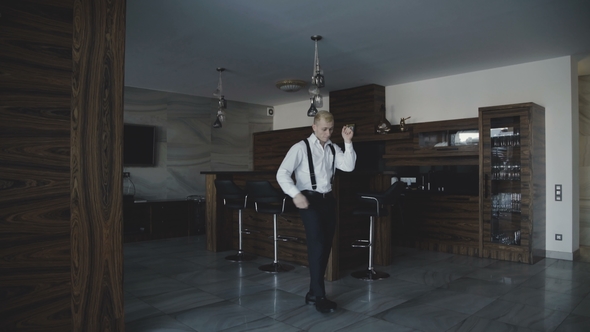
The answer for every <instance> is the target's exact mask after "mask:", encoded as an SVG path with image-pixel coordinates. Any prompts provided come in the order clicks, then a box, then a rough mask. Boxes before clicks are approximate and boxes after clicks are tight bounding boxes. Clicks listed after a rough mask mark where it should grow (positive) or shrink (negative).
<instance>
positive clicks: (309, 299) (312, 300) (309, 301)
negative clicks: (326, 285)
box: [305, 292, 315, 304]
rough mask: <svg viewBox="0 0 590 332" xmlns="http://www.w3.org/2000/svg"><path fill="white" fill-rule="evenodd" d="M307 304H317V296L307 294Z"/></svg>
mask: <svg viewBox="0 0 590 332" xmlns="http://www.w3.org/2000/svg"><path fill="white" fill-rule="evenodd" d="M305 304H315V295H311V293H310V292H307V294H305Z"/></svg>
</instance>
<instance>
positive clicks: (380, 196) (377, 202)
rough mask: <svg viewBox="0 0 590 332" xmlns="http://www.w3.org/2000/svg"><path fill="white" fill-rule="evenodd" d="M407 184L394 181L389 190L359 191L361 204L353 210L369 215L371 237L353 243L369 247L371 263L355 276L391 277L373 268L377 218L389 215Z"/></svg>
mask: <svg viewBox="0 0 590 332" xmlns="http://www.w3.org/2000/svg"><path fill="white" fill-rule="evenodd" d="M405 188H406V184H405V183H404V182H401V181H397V182H395V183H393V184H392V185H391V186H390V187H389V188H388V189H387V190H385V191H384V192H379V193H357V197H358V199H359V201H360V202H361V204H360V205H359V206H358V207H357V208H355V210H354V211H353V212H352V214H354V215H362V216H369V222H370V223H369V239H368V240H364V239H363V240H356V241H354V242H353V243H352V246H353V247H355V248H368V249H369V265H368V267H367V269H366V270H362V271H356V272H353V273H352V274H351V275H352V276H353V277H354V278H357V279H362V280H380V279H385V278H389V274H388V273H385V272H379V271H375V269H374V268H373V250H374V244H375V243H374V235H375V234H374V232H375V218H378V217H386V216H388V209H387V208H388V207H389V206H391V205H395V203H396V202H397V200H398V198H399V196H400V195H401V194H402V192H403V191H404V190H405Z"/></svg>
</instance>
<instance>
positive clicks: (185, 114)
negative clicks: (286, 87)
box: [124, 87, 273, 199]
mask: <svg viewBox="0 0 590 332" xmlns="http://www.w3.org/2000/svg"><path fill="white" fill-rule="evenodd" d="M266 107H267V106H266V105H254V104H246V103H240V102H233V101H231V100H228V107H227V109H226V114H227V116H226V118H227V119H226V121H225V123H224V124H223V127H222V128H213V127H212V123H213V121H214V120H215V115H216V113H217V99H215V98H203V97H194V96H188V95H182V94H177V93H168V92H162V91H153V90H146V89H139V88H132V87H125V105H124V111H125V112H124V121H125V123H133V124H148V125H154V126H157V138H156V140H157V153H156V160H157V162H156V166H155V167H125V168H124V171H126V172H130V173H131V179H132V181H133V183H134V184H135V188H136V193H135V196H136V197H139V198H144V199H184V198H186V196H188V195H205V176H204V175H201V174H200V173H201V172H202V171H233V170H239V171H248V170H252V133H254V132H258V131H268V130H272V120H273V119H272V117H270V116H267V115H266Z"/></svg>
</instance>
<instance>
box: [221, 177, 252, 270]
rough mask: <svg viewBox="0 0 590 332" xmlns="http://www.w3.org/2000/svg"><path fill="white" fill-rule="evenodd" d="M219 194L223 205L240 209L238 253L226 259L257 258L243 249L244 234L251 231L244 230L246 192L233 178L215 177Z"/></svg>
mask: <svg viewBox="0 0 590 332" xmlns="http://www.w3.org/2000/svg"><path fill="white" fill-rule="evenodd" d="M215 188H216V189H217V194H218V195H219V196H220V197H221V198H223V205H225V207H228V208H230V209H235V210H238V241H239V245H238V253H237V254H235V255H230V256H227V257H225V259H227V260H230V261H234V262H241V261H251V260H253V259H256V256H254V255H249V254H246V253H244V251H243V250H242V234H250V231H248V230H244V231H242V210H243V209H245V208H246V203H247V200H246V193H245V192H244V190H242V188H240V187H238V186H237V185H236V184H235V183H234V182H233V181H232V180H220V179H215Z"/></svg>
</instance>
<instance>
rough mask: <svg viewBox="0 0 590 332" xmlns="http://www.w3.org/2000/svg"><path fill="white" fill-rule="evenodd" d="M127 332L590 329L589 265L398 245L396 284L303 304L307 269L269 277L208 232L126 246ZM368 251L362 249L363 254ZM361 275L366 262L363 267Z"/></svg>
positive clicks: (369, 285) (339, 286)
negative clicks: (208, 243)
mask: <svg viewBox="0 0 590 332" xmlns="http://www.w3.org/2000/svg"><path fill="white" fill-rule="evenodd" d="M124 248H125V275H124V289H125V322H126V331H128V332H135V331H281V332H288V331H362V332H369V331H371V332H373V331H436V332H439V331H493V332H496V331H590V263H587V262H571V261H564V260H556V259H544V260H542V261H540V262H538V263H537V264H535V265H526V264H519V263H510V262H503V261H496V260H491V259H480V258H472V257H467V256H460V255H452V254H446V253H439V252H431V251H421V250H415V249H409V248H394V255H395V256H394V262H393V264H392V265H390V266H386V267H377V269H378V270H380V271H385V272H388V273H389V274H391V277H390V278H387V279H384V280H379V281H372V282H366V281H361V280H357V279H354V278H352V277H350V276H349V274H350V272H352V271H346V272H345V273H344V274H343V275H344V277H343V278H342V279H340V280H337V281H335V282H327V283H326V290H327V295H328V297H329V298H330V299H332V300H334V301H336V302H337V303H338V306H339V308H338V310H337V311H336V312H334V313H331V314H321V313H319V312H317V311H316V310H315V308H314V307H313V306H312V305H305V302H304V297H305V293H306V292H307V290H308V282H309V277H308V271H307V268H305V267H303V266H296V268H295V270H293V271H290V272H285V273H281V274H269V273H265V272H261V271H259V270H258V266H259V265H262V264H267V263H270V262H271V260H270V259H268V258H263V257H258V258H257V259H256V260H254V261H250V262H243V263H234V262H231V261H228V260H226V259H225V256H228V255H230V254H234V253H235V252H234V251H227V252H219V253H212V252H208V251H206V250H205V236H204V235H200V236H193V237H182V238H174V239H165V240H157V241H145V242H135V243H126V244H125V246H124ZM359 250H362V249H359ZM359 268H360V269H362V268H364V266H359Z"/></svg>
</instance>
